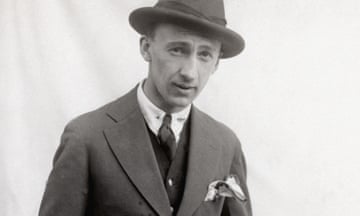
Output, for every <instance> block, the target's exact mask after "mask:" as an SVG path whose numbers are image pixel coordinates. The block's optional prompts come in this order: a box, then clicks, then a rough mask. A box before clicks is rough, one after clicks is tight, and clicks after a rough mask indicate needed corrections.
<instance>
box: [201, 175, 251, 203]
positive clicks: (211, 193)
mask: <svg viewBox="0 0 360 216" xmlns="http://www.w3.org/2000/svg"><path fill="white" fill-rule="evenodd" d="M219 197H233V198H235V199H237V200H240V201H246V196H245V193H244V192H243V190H242V189H241V187H240V185H239V184H238V182H237V176H236V175H230V176H228V177H227V178H226V180H225V181H223V180H217V181H213V182H211V183H210V184H209V186H208V192H207V194H206V197H205V200H204V201H214V200H215V199H217V198H219Z"/></svg>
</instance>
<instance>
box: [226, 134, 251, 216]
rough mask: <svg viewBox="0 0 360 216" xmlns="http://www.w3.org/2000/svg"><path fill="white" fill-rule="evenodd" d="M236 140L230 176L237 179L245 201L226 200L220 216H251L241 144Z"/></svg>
mask: <svg viewBox="0 0 360 216" xmlns="http://www.w3.org/2000/svg"><path fill="white" fill-rule="evenodd" d="M235 139H236V152H235V154H234V159H233V162H232V165H231V169H230V174H235V175H236V176H237V177H238V178H239V179H238V180H239V182H238V183H239V184H240V187H241V189H242V190H243V192H244V194H245V196H246V200H245V201H239V200H236V199H234V198H226V199H225V202H224V207H223V211H222V214H221V215H222V216H252V210H251V203H250V197H249V191H248V188H247V184H246V162H245V157H244V154H243V152H242V150H241V144H240V142H239V141H238V139H237V138H235Z"/></svg>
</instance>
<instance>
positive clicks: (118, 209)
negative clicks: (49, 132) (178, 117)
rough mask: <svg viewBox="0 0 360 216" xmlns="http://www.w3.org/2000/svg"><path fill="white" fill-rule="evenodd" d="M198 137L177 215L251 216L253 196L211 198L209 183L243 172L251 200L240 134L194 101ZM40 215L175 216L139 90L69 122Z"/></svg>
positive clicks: (192, 147) (194, 132)
mask: <svg viewBox="0 0 360 216" xmlns="http://www.w3.org/2000/svg"><path fill="white" fill-rule="evenodd" d="M190 134H191V136H190V151H189V159H188V169H187V175H186V184H185V189H184V194H183V199H182V202H181V205H180V208H179V210H178V214H177V215H179V216H190V215H206V216H212V215H221V214H223V215H237V216H250V215H251V207H250V201H249V199H248V200H247V201H243V202H239V201H236V200H235V199H233V198H227V199H225V198H220V199H217V200H215V201H210V202H204V199H205V196H206V193H207V188H208V185H209V184H210V183H211V182H212V181H215V180H223V179H224V178H226V176H228V175H229V174H236V175H237V176H238V177H239V180H240V185H241V188H242V189H243V190H244V192H245V194H246V196H247V197H249V194H248V190H247V186H246V168H245V166H246V165H245V160H244V157H243V154H242V151H241V149H240V143H239V141H238V139H237V138H236V136H235V134H234V133H233V132H232V131H231V130H230V129H228V128H227V127H226V126H224V125H223V124H221V123H219V122H217V121H215V120H213V119H212V118H210V117H209V116H207V115H206V114H204V113H203V112H201V111H199V110H198V109H197V108H195V107H194V106H193V107H192V110H191V125H190ZM39 215H41V216H60V215H61V216H80V215H81V216H82V215H87V216H89V215H94V216H115V215H116V216H117V215H161V216H163V215H164V216H166V215H171V210H170V204H169V200H168V197H167V193H166V190H165V186H164V185H163V180H162V177H161V174H160V171H159V168H158V165H157V162H156V157H155V154H154V151H153V149H152V144H151V141H150V138H149V134H148V131H147V128H146V123H145V121H144V118H143V116H142V114H141V111H140V108H139V105H138V102H137V97H136V89H133V90H132V91H131V92H129V93H128V94H126V95H125V96H123V97H121V98H119V99H118V100H116V101H114V102H112V103H110V104H107V105H105V106H103V107H101V108H99V109H97V110H95V111H92V112H90V113H87V114H84V115H82V116H80V117H78V118H76V119H75V120H73V121H71V122H70V123H69V124H68V125H67V127H66V128H65V131H64V133H63V135H62V138H61V144H60V146H59V148H58V150H57V152H56V154H55V157H54V166H53V170H52V171H51V174H50V176H49V179H48V182H47V186H46V190H45V193H44V197H43V200H42V203H41V207H40V213H39Z"/></svg>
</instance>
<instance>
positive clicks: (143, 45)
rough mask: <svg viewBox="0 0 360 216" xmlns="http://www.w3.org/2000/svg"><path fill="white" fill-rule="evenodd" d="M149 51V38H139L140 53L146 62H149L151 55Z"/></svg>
mask: <svg viewBox="0 0 360 216" xmlns="http://www.w3.org/2000/svg"><path fill="white" fill-rule="evenodd" d="M149 49H150V41H149V38H148V37H146V36H142V37H141V38H140V53H141V55H142V56H143V58H144V60H145V61H147V62H151V55H150V50H149Z"/></svg>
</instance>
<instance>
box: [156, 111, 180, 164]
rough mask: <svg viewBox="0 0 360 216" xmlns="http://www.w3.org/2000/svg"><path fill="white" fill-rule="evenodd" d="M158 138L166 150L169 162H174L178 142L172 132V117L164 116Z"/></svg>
mask: <svg viewBox="0 0 360 216" xmlns="http://www.w3.org/2000/svg"><path fill="white" fill-rule="evenodd" d="M158 138H159V141H160V145H161V146H162V147H163V149H164V150H165V153H166V155H167V156H168V158H169V160H170V161H172V160H173V159H174V157H175V153H176V140H175V136H174V133H173V131H172V130H171V115H170V114H166V115H165V116H164V119H163V122H162V125H161V126H160V129H159V133H158Z"/></svg>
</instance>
